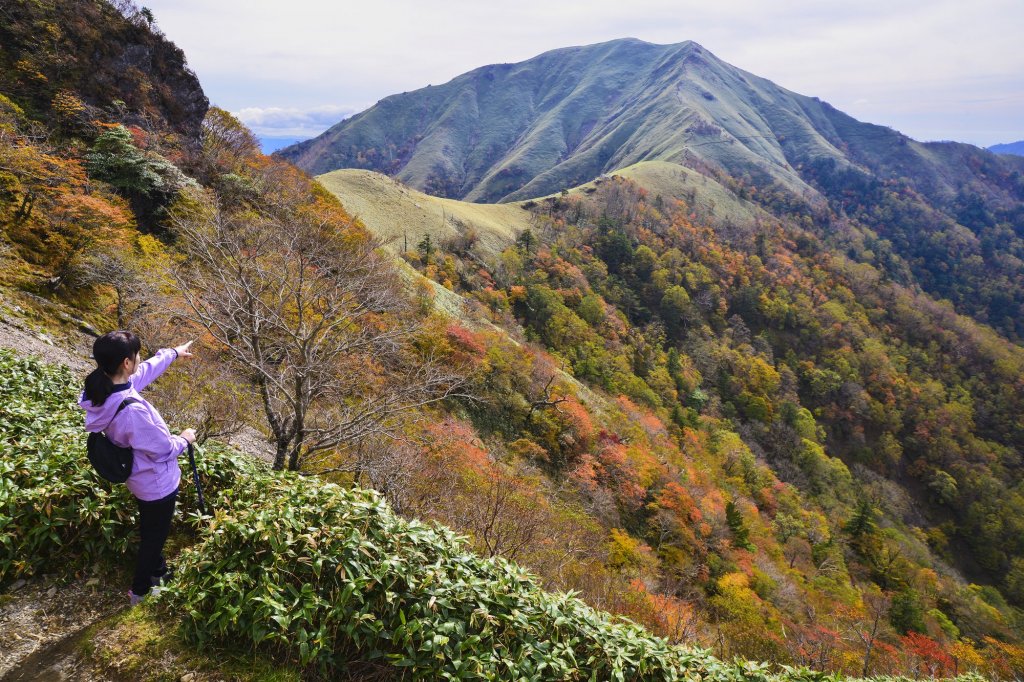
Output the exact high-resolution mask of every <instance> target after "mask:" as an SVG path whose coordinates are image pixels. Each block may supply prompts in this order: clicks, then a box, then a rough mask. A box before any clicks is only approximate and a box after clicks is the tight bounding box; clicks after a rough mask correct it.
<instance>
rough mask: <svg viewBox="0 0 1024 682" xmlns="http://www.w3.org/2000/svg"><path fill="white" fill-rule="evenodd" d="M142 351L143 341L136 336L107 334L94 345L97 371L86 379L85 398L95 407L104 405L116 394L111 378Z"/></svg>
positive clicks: (117, 332) (128, 333) (123, 333)
mask: <svg viewBox="0 0 1024 682" xmlns="http://www.w3.org/2000/svg"><path fill="white" fill-rule="evenodd" d="M141 349H142V341H140V340H139V337H138V336H136V335H135V334H133V333H131V332H129V331H124V330H118V331H115V332H107V333H106V334H104V335H103V336H101V337H99V338H98V339H96V341H94V342H93V344H92V357H93V359H94V360H96V369H94V370H93V371H92V372H91V373H90V374H89V376H87V377H86V378H85V397H86V398H87V399H88V400H89V402H91V403H92V404H93V405H97V406H98V405H102V404H103V403H104V402H106V400H107V398H108V397H110V394H111V393H113V392H114V382H113V380H111V378H110V377H111V376H112V375H114V374H117V370H118V368H119V367H120V366H121V363H122V362H124V361H125V358H134V357H135V356H136V355H137V354H138V352H139V351H140V350H141Z"/></svg>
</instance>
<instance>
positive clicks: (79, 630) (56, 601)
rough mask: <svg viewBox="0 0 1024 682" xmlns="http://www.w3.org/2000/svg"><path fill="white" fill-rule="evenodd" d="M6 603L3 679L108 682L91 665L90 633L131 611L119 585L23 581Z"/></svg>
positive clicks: (0, 652) (0, 637)
mask: <svg viewBox="0 0 1024 682" xmlns="http://www.w3.org/2000/svg"><path fill="white" fill-rule="evenodd" d="M2 599H3V601H2V602H0V680H2V681H3V682H8V681H10V682H14V681H15V680H17V681H19V682H20V681H26V682H27V681H29V680H47V681H49V680H85V679H88V680H105V679H108V678H106V677H105V676H103V674H102V673H100V672H99V671H97V670H94V669H93V665H92V664H91V663H89V662H88V661H86V660H85V658H84V657H83V656H82V655H81V652H80V649H79V646H78V644H79V640H80V639H81V636H82V634H83V633H84V632H85V630H86V629H87V628H88V627H89V626H90V625H92V624H93V623H96V622H97V621H99V620H102V619H103V618H106V617H107V616H110V615H112V614H114V613H116V612H117V611H118V610H120V609H123V608H125V607H126V604H125V599H124V598H123V595H122V594H121V592H120V591H119V590H117V589H116V588H115V587H114V586H113V585H111V584H108V583H107V582H106V581H104V580H102V579H100V578H98V577H92V578H89V577H83V578H80V579H76V580H73V581H71V582H69V583H66V584H60V583H57V582H53V581H50V580H47V579H45V578H44V579H40V580H34V581H32V582H31V583H28V584H25V582H24V581H18V582H16V583H15V584H14V587H13V588H12V589H11V590H9V591H8V593H7V594H5V595H3V597H2Z"/></svg>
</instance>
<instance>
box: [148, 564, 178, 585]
mask: <svg viewBox="0 0 1024 682" xmlns="http://www.w3.org/2000/svg"><path fill="white" fill-rule="evenodd" d="M172 580H174V570H173V569H170V568H168V569H167V570H166V571H164V572H163V575H154V576H150V578H149V582H150V583H151V584H152V585H153V587H163V586H164V585H167V584H168V583H170V582H171V581H172Z"/></svg>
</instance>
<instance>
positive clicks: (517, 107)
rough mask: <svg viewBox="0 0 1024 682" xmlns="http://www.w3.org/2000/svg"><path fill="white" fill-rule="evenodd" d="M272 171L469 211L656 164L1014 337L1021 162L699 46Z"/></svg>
mask: <svg viewBox="0 0 1024 682" xmlns="http://www.w3.org/2000/svg"><path fill="white" fill-rule="evenodd" d="M279 154H281V155H282V156H284V158H287V159H289V160H292V161H294V162H295V163H296V164H298V165H299V166H300V167H301V168H304V169H306V170H308V171H310V172H313V173H325V172H328V171H331V170H334V169H337V168H364V169H370V170H377V171H380V172H383V173H387V174H390V175H394V176H395V177H397V178H398V179H400V180H402V181H403V182H405V183H407V184H409V185H411V186H412V187H415V188H417V189H420V190H422V191H425V192H427V193H429V194H434V195H437V196H443V197H456V198H462V199H466V200H468V201H477V202H497V201H521V200H526V199H531V198H535V197H538V196H543V195H547V194H552V193H556V192H559V191H561V190H563V189H568V188H571V187H574V186H576V185H581V184H583V183H586V182H588V181H591V180H593V179H594V178H597V177H598V176H600V175H601V174H602V173H610V172H613V171H617V170H621V169H624V168H627V167H629V166H631V165H633V164H636V163H638V162H642V161H655V160H657V161H666V162H670V163H673V164H678V165H680V166H684V167H687V168H691V169H695V170H697V171H699V172H701V173H704V174H706V175H710V176H712V177H715V178H716V179H718V180H720V181H722V182H724V183H726V184H729V185H730V186H731V188H732V190H733V191H734V192H735V193H736V194H737V195H738V196H739V197H740V198H742V199H749V200H751V201H754V202H756V203H759V204H760V205H762V206H764V207H765V208H767V209H768V210H770V211H772V212H774V213H775V214H776V215H777V216H779V217H780V218H785V217H797V218H799V219H801V220H806V221H809V225H810V226H813V228H814V232H815V233H816V234H817V235H818V236H819V237H822V238H824V239H826V240H827V243H828V245H829V246H831V247H832V248H834V249H837V250H839V251H841V252H843V253H845V254H846V255H847V256H849V257H850V258H853V259H856V260H858V261H861V262H865V263H869V264H871V265H874V266H875V267H877V268H878V269H880V270H882V271H883V272H884V273H885V274H887V275H888V276H889V277H891V278H893V279H894V280H895V281H898V282H900V283H902V284H905V285H915V284H916V285H919V286H921V287H923V288H924V289H925V290H926V291H928V292H929V293H931V294H932V296H933V297H935V298H940V299H947V300H950V301H952V302H953V304H954V305H955V306H956V310H957V312H960V313H963V314H967V315H970V316H972V317H974V318H976V319H978V320H980V321H982V322H984V323H986V324H989V325H991V326H993V327H994V328H996V329H998V330H1000V331H1001V332H1003V333H1004V334H1006V335H1007V336H1008V337H1009V338H1010V339H1012V340H1018V341H1019V340H1020V339H1021V338H1024V326H1022V325H1024V280H1022V279H1021V277H1022V275H1021V263H1022V258H1024V242H1022V233H1021V223H1022V221H1024V213H1022V210H1024V209H1022V205H1024V204H1022V202H1024V177H1022V173H1024V159H1021V158H1019V157H1013V156H998V155H995V154H992V153H990V152H987V151H985V150H982V149H979V148H977V147H973V146H971V145H966V144H958V143H953V142H935V143H921V142H917V141H915V140H912V139H910V138H909V137H907V136H905V135H902V134H900V133H899V132H897V131H895V130H892V129H889V128H885V127H883V126H878V125H872V124H869V123H863V122H860V121H857V120H855V119H853V118H852V117H850V116H848V115H846V114H844V113H843V112H841V111H838V110H837V109H835V108H834V107H832V106H830V105H829V104H828V103H827V102H823V101H821V100H819V99H817V98H813V97H807V96H804V95H800V94H797V93H795V92H792V91H789V90H786V89H785V88H782V87H780V86H778V85H776V84H775V83H772V82H770V81H768V80H765V79H764V78H760V77H758V76H756V75H755V74H751V73H748V72H746V71H743V70H741V69H737V68H736V67H733V66H731V65H729V64H727V63H725V62H724V61H722V60H721V59H719V58H717V57H716V56H715V55H713V54H711V53H710V52H709V51H708V50H706V49H705V48H703V47H701V46H700V45H697V44H696V43H693V42H684V43H679V44H677V45H652V44H650V43H646V42H643V41H640V40H634V39H623V40H614V41H610V42H607V43H601V44H598V45H588V46H583V47H572V48H564V49H560V50H553V51H551V52H546V53H544V54H542V55H539V56H537V57H534V58H533V59H529V60H527V61H524V62H520V63H517V64H496V65H491V66H485V67H482V68H480V69H476V70H474V71H470V72H469V73H466V74H463V75H461V76H458V77H456V78H454V79H452V80H451V81H450V82H448V83H444V84H442V85H439V86H430V87H427V88H421V89H419V90H416V91H413V92H408V93H403V94H400V95H393V96H391V97H387V98H385V99H383V100H381V101H380V102H378V103H377V104H376V105H375V106H373V107H371V108H370V109H367V110H366V111H364V112H362V113H360V114H357V115H355V116H353V117H351V118H349V119H346V120H344V121H342V122H341V123H339V124H337V125H335V126H334V127H332V128H331V129H330V130H328V131H327V132H325V133H323V134H322V135H320V136H319V137H317V138H315V139H313V140H309V141H306V142H303V143H301V144H298V145H295V146H293V147H289V148H287V149H284V150H282V151H280V152H279Z"/></svg>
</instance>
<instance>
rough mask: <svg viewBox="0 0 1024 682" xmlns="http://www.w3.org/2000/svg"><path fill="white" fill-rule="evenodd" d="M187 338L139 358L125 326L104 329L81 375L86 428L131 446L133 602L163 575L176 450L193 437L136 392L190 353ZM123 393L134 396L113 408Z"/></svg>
mask: <svg viewBox="0 0 1024 682" xmlns="http://www.w3.org/2000/svg"><path fill="white" fill-rule="evenodd" d="M190 345H192V342H191V341H189V342H188V343H186V344H183V345H181V346H178V347H176V348H161V349H160V350H158V351H157V352H156V354H155V355H154V356H153V357H151V358H149V359H148V360H146V361H145V362H140V360H139V350H140V348H141V347H142V343H141V342H140V341H139V337H137V336H136V335H135V334H133V333H131V332H129V331H114V332H108V333H106V334H104V335H103V336H101V337H99V338H98V339H96V342H95V343H94V344H93V347H92V354H93V358H94V359H95V360H96V364H97V368H96V369H95V370H93V371H92V373H91V374H90V375H89V376H88V377H86V379H85V391H83V393H82V397H81V398H80V399H79V401H78V404H79V405H81V406H82V408H83V409H84V410H85V415H86V416H85V430H86V431H90V432H93V431H103V432H104V433H106V435H107V438H109V439H110V441H111V442H112V443H113V444H114V445H117V446H120V447H131V449H132V452H133V453H134V462H133V464H132V473H131V476H129V477H128V480H127V481H125V485H127V486H128V490H130V491H131V492H132V494H133V495H135V498H136V500H137V502H138V505H139V534H140V536H141V537H140V541H139V553H138V557H137V559H136V561H135V578H134V580H133V581H132V589H131V590H130V591H129V592H128V596H129V598H130V600H131V604H132V606H134V605H135V604H138V603H139V602H140V601H142V599H143V597H145V596H146V595H147V594H148V593H149V590H150V588H151V587H152V586H154V585H158V584H160V583H162V582H164V580H166V579H168V578H169V577H170V575H169V574H168V571H167V562H166V561H165V560H164V556H163V550H164V543H165V542H166V541H167V535H168V533H170V530H171V519H172V518H173V516H174V504H175V501H176V500H177V497H178V482H179V481H180V480H181V470H180V469H179V468H178V455H180V454H181V453H182V452H183V451H184V450H185V448H187V447H188V444H189V443H192V442H195V439H196V434H195V431H194V430H193V429H185V430H184V431H182V432H181V435H173V434H172V433H171V432H170V431H169V430H168V428H167V424H165V423H164V420H163V419H162V418H161V417H160V413H159V412H157V411H156V409H155V408H154V407H153V406H152V405H150V404H149V403H148V402H147V401H146V399H145V398H143V397H142V396H141V395H139V391H141V390H142V389H144V388H145V387H146V386H147V385H149V383H150V382H152V381H153V380H154V379H156V378H157V377H158V376H160V375H161V374H162V373H163V371H164V370H165V369H167V368H168V367H169V366H170V364H171V363H172V362H173V361H174V360H175V359H177V358H179V357H185V358H187V357H190V356H191V355H192V354H191V353H189V351H188V347H189V346H190ZM126 398H134V399H135V400H137V401H138V402H134V403H131V404H130V405H126V406H125V407H124V408H123V409H122V410H120V412H118V408H119V407H120V406H121V403H122V402H124V400H125V399H126Z"/></svg>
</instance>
